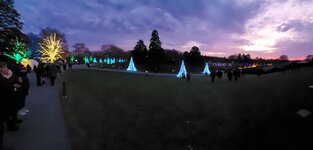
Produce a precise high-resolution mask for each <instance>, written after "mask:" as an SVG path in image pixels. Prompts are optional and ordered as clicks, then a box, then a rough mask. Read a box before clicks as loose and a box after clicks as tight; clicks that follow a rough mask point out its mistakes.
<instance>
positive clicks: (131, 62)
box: [127, 57, 137, 72]
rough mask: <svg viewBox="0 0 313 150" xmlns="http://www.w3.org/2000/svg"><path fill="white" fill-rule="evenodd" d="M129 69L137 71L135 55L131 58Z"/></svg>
mask: <svg viewBox="0 0 313 150" xmlns="http://www.w3.org/2000/svg"><path fill="white" fill-rule="evenodd" d="M127 71H132V72H135V71H137V69H136V67H135V64H134V61H133V57H131V58H130V61H129V65H128V68H127Z"/></svg>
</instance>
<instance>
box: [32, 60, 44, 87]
mask: <svg viewBox="0 0 313 150" xmlns="http://www.w3.org/2000/svg"><path fill="white" fill-rule="evenodd" d="M34 71H35V73H36V79H37V86H41V85H42V77H43V74H44V67H43V65H42V64H39V65H38V67H36V68H35V67H34Z"/></svg>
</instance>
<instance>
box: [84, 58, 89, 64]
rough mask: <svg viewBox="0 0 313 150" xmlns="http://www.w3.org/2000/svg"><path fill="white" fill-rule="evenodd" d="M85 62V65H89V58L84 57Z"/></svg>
mask: <svg viewBox="0 0 313 150" xmlns="http://www.w3.org/2000/svg"><path fill="white" fill-rule="evenodd" d="M84 62H85V64H89V58H88V56H85V57H84Z"/></svg>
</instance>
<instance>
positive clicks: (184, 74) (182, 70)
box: [177, 61, 187, 78]
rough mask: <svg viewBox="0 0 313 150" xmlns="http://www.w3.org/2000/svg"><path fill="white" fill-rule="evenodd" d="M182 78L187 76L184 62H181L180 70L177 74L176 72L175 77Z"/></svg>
mask: <svg viewBox="0 0 313 150" xmlns="http://www.w3.org/2000/svg"><path fill="white" fill-rule="evenodd" d="M183 76H184V77H186V76H187V70H186V67H185V62H184V61H182V63H181V66H180V70H179V72H178V74H177V77H178V78H182V77H183Z"/></svg>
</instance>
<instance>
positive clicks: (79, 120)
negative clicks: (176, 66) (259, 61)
mask: <svg viewBox="0 0 313 150" xmlns="http://www.w3.org/2000/svg"><path fill="white" fill-rule="evenodd" d="M312 75H313V68H306V69H302V70H301V71H300V72H287V73H284V74H283V73H275V74H270V75H263V76H260V77H257V76H245V77H244V78H242V79H240V80H239V81H236V82H235V81H233V82H228V81H227V80H226V79H223V80H217V82H215V83H211V82H210V79H209V78H204V77H203V78H192V81H191V82H190V83H187V82H186V81H185V80H181V79H177V78H172V77H158V76H143V75H135V74H123V73H113V72H105V71H92V70H71V71H69V72H67V73H66V74H65V75H64V78H63V79H64V80H65V81H66V82H67V87H68V96H69V98H68V99H67V100H63V101H62V105H63V110H64V114H65V118H66V122H67V126H68V129H69V133H70V135H71V139H72V143H73V149H75V150H86V149H91V150H104V149H106V150H121V149H125V150H141V149H144V150H176V149H179V150H180V149H182V150H183V149H186V150H187V149H194V150H201V149H204V150H207V149H210V150H214V149H232V150H234V149H241V150H242V149H282V148H284V149H301V148H303V149H307V148H311V146H312V144H311V143H310V142H309V140H307V139H306V138H304V137H303V136H305V135H311V136H312V129H311V128H312V125H313V124H312V117H308V118H301V117H299V116H297V115H296V113H295V112H296V111H297V110H298V109H299V108H306V107H308V109H311V108H313V105H312V104H313V103H312V100H313V90H312V89H308V88H307V87H308V86H309V85H310V84H313V76H312Z"/></svg>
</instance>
